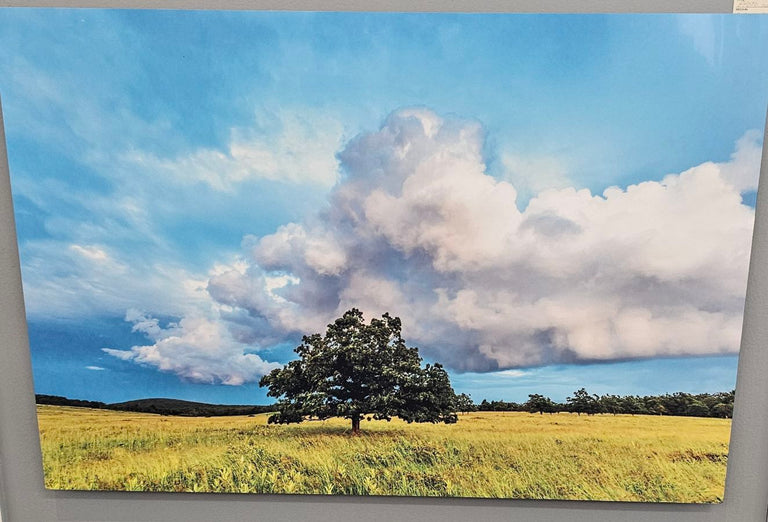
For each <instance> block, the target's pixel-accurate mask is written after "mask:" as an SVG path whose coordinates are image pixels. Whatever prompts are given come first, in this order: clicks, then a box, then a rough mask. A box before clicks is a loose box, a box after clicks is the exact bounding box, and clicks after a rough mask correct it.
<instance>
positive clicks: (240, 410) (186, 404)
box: [35, 394, 275, 417]
mask: <svg viewBox="0 0 768 522" xmlns="http://www.w3.org/2000/svg"><path fill="white" fill-rule="evenodd" d="M35 400H36V402H37V404H50V405H54V406H75V407H80V408H99V409H106V410H117V411H133V412H139V413H157V414H160V415H181V416H185V417H218V416H226V415H253V414H257V413H267V412H271V411H275V407H274V406H260V405H233V404H206V403H204V402H192V401H183V400H179V399H164V398H152V399H139V400H135V401H127V402H118V403H113V404H106V403H103V402H97V401H83V400H79V399H68V398H67V397H61V396H58V395H42V394H40V395H35Z"/></svg>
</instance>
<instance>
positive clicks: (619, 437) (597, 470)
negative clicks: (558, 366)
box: [38, 406, 730, 502]
mask: <svg viewBox="0 0 768 522" xmlns="http://www.w3.org/2000/svg"><path fill="white" fill-rule="evenodd" d="M266 417H267V416H266V415H258V416H255V417H212V418H200V417H162V416H159V415H151V414H141V413H123V412H113V411H104V410H90V409H85V408H71V407H64V406H38V419H39V425H40V435H41V442H42V449H43V465H44V470H45V483H46V487H48V488H51V489H69V490H78V489H82V490H132V491H200V492H235V493H308V494H330V495H407V496H413V495H416V496H460V497H496V498H531V499H585V500H621V501H652V502H718V501H720V500H722V495H723V489H724V483H725V468H726V462H727V453H728V439H729V433H730V421H729V420H724V419H704V418H692V417H658V416H642V415H638V416H629V415H618V416H612V415H596V416H584V415H582V416H577V415H572V414H567V413H561V414H556V415H531V414H528V413H496V412H493V413H491V412H483V413H470V414H465V415H460V416H459V422H458V423H457V424H454V425H433V424H406V423H404V422H401V421H398V420H393V421H392V422H385V421H371V422H366V421H364V422H363V423H362V428H363V432H362V434H361V435H360V436H356V437H353V436H350V435H349V431H350V426H349V421H346V420H343V419H331V420H328V421H322V422H321V421H311V422H305V423H302V424H300V425H290V426H275V425H267V424H266Z"/></svg>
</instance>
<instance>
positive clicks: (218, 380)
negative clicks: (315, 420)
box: [103, 310, 280, 386]
mask: <svg viewBox="0 0 768 522" xmlns="http://www.w3.org/2000/svg"><path fill="white" fill-rule="evenodd" d="M126 320H128V321H131V322H132V323H133V330H134V331H136V332H141V333H143V334H144V335H145V336H146V337H147V338H148V339H149V340H150V341H151V343H152V344H148V345H145V346H133V347H132V348H131V349H129V350H116V349H113V348H103V351H104V352H106V353H107V354H109V355H112V356H114V357H117V358H118V359H122V360H124V361H132V362H135V363H138V364H141V365H145V366H150V367H155V368H157V369H158V370H160V371H165V372H173V373H175V374H176V375H178V376H180V377H182V378H183V379H186V380H189V381H192V382H199V383H207V384H225V385H231V386H238V385H241V384H245V383H249V382H253V381H256V380H258V378H259V377H261V376H262V375H264V374H266V373H269V372H270V371H271V370H272V369H273V368H277V367H279V366H280V365H279V364H275V363H270V362H267V361H264V360H263V359H262V358H261V357H259V356H258V355H256V354H254V353H247V351H246V350H247V347H246V346H245V345H244V344H243V343H241V342H239V341H238V340H237V339H235V338H234V337H233V336H232V334H231V332H230V330H229V329H228V328H227V326H226V325H225V324H224V323H223V322H221V321H216V320H211V319H208V318H205V317H202V316H188V317H185V318H183V319H182V320H181V321H179V322H178V323H171V324H168V325H167V326H165V327H164V328H163V327H161V326H160V325H159V321H158V320H157V319H155V318H153V317H150V316H148V315H145V314H143V313H140V312H138V311H137V310H130V311H129V312H128V314H127V315H126Z"/></svg>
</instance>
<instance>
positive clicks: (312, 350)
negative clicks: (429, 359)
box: [259, 308, 457, 433]
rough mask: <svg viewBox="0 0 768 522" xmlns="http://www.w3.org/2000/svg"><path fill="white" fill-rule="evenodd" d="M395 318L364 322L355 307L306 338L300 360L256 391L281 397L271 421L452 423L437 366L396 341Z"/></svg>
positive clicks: (452, 403)
mask: <svg viewBox="0 0 768 522" xmlns="http://www.w3.org/2000/svg"><path fill="white" fill-rule="evenodd" d="M401 327H402V325H401V322H400V319H399V318H398V317H391V316H390V315H389V314H384V315H383V316H382V318H381V319H375V318H374V319H371V321H370V323H368V324H366V323H365V321H364V319H363V314H362V312H360V311H359V310H357V309H354V308H353V309H352V310H349V311H348V312H346V313H345V314H344V315H343V316H342V317H340V318H338V319H336V321H334V322H333V323H332V324H329V325H328V329H327V331H326V333H325V335H324V336H321V335H320V334H313V335H308V336H304V338H303V340H302V343H301V344H300V345H299V346H298V347H297V348H296V350H295V352H296V353H297V354H298V356H299V358H298V359H296V360H294V361H291V362H289V363H288V364H287V365H286V366H284V367H283V368H280V369H276V370H273V371H272V372H271V373H270V374H269V375H265V376H264V377H263V378H262V379H261V381H260V383H259V384H260V385H261V386H267V387H269V391H268V395H269V396H270V397H274V398H277V399H279V400H278V402H277V404H276V408H277V410H278V413H276V414H275V415H273V416H272V417H270V419H269V422H270V423H277V424H289V423H295V422H301V421H302V420H304V418H305V417H316V418H318V419H328V418H330V417H344V418H347V419H351V421H352V431H353V432H354V433H356V432H358V431H359V427H360V420H361V419H362V418H363V417H364V416H366V415H371V416H372V417H373V418H374V419H376V420H382V419H383V420H390V419H391V418H392V417H395V416H396V417H400V418H401V419H403V420H405V421H407V422H433V423H436V422H445V423H448V424H450V423H454V422H456V420H457V417H456V413H455V411H456V405H457V403H456V394H455V393H454V391H453V388H452V387H451V383H450V380H449V378H448V374H447V373H446V371H445V370H444V369H443V367H442V366H441V365H440V364H437V363H436V364H434V365H429V364H428V365H427V366H426V367H425V368H422V367H421V357H419V353H418V349H416V348H409V347H408V346H406V344H405V341H404V340H403V338H402V336H401Z"/></svg>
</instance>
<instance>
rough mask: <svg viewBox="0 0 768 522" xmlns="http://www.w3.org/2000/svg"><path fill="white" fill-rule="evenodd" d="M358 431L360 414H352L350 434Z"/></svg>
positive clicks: (355, 433)
mask: <svg viewBox="0 0 768 522" xmlns="http://www.w3.org/2000/svg"><path fill="white" fill-rule="evenodd" d="M359 433H360V415H352V435H357V434H359Z"/></svg>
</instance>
